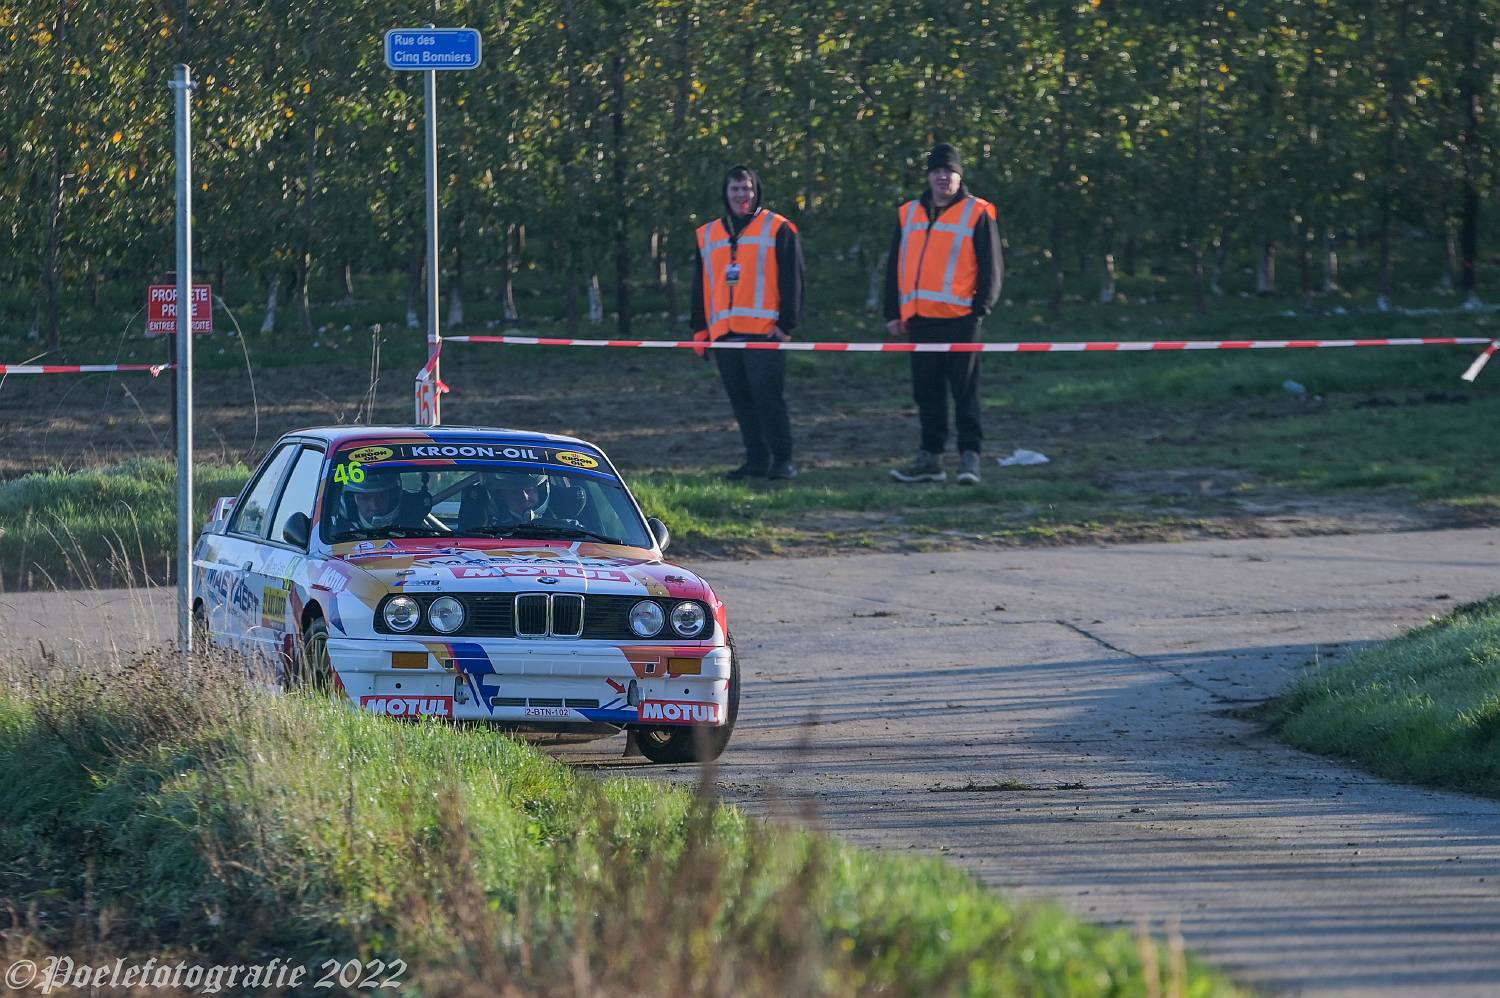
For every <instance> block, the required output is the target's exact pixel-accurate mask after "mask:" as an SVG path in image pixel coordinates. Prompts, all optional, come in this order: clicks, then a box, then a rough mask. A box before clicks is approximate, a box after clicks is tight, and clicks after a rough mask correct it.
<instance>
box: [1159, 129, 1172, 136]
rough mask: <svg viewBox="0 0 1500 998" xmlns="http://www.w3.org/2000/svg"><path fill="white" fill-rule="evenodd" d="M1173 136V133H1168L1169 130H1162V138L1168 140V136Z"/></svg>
mask: <svg viewBox="0 0 1500 998" xmlns="http://www.w3.org/2000/svg"><path fill="white" fill-rule="evenodd" d="M1171 134H1172V133H1171V132H1170V131H1168V130H1167V129H1165V128H1163V129H1162V130H1161V137H1162V138H1166V137H1167V136H1168V135H1171Z"/></svg>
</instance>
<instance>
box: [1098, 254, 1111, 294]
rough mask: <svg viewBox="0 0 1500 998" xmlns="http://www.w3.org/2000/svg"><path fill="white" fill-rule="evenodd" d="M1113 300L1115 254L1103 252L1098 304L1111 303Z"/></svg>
mask: <svg viewBox="0 0 1500 998" xmlns="http://www.w3.org/2000/svg"><path fill="white" fill-rule="evenodd" d="M1114 300H1115V255H1114V254H1113V253H1106V254H1104V266H1103V267H1102V268H1101V271H1100V280H1099V304H1101V305H1111V304H1113V303H1114Z"/></svg>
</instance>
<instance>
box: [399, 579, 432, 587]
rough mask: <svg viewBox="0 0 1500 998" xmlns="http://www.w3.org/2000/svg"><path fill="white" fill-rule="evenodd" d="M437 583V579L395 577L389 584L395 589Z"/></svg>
mask: <svg viewBox="0 0 1500 998" xmlns="http://www.w3.org/2000/svg"><path fill="white" fill-rule="evenodd" d="M437 584H438V580H437V579H397V580H396V581H395V582H393V583H391V586H392V588H395V589H419V588H426V587H428V586H435V585H437Z"/></svg>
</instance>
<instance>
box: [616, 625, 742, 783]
mask: <svg viewBox="0 0 1500 998" xmlns="http://www.w3.org/2000/svg"><path fill="white" fill-rule="evenodd" d="M728 645H729V710H728V717H727V718H726V719H725V721H724V723H723V724H721V725H719V726H718V727H717V728H693V727H682V726H678V725H658V726H652V727H645V728H636V729H635V744H636V747H637V748H639V749H640V750H641V755H643V756H645V757H646V758H647V759H649V760H651V761H652V762H654V763H657V764H660V765H667V766H671V765H681V764H683V763H689V762H712V761H713V760H715V759H717V758H718V757H719V756H721V755H723V754H724V749H725V748H727V747H728V745H729V736H730V735H732V734H734V722H735V721H736V720H737V719H738V718H739V716H740V657H739V655H738V654H737V653H736V652H735V650H734V637H733V636H732V635H731V636H730V638H729V640H728Z"/></svg>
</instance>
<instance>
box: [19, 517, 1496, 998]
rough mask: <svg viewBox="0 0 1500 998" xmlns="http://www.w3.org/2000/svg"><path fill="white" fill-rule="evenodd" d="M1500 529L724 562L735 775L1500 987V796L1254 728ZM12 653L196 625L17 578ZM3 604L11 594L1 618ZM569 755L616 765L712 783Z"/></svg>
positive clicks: (1304, 972) (1352, 978) (963, 859)
mask: <svg viewBox="0 0 1500 998" xmlns="http://www.w3.org/2000/svg"><path fill="white" fill-rule="evenodd" d="M1497 555H1500V531H1497V530H1468V531H1446V532H1435V533H1407V534H1388V535H1359V536H1344V537H1319V538H1306V539H1304V538H1283V539H1275V540H1255V541H1207V542H1200V543H1190V544H1152V545H1137V546H1121V547H1110V548H1092V547H1090V548H1079V547H1075V548H1061V549H1045V550H1038V549H1025V550H1012V551H993V550H987V551H971V552H958V553H942V554H923V555H872V556H860V557H844V558H819V559H804V560H788V561H756V562H747V563H717V564H708V565H703V566H700V567H702V568H703V569H704V571H705V573H706V574H707V576H708V577H709V578H710V579H711V580H713V582H714V583H715V586H716V587H717V588H718V589H719V592H720V593H721V595H722V596H723V597H724V598H725V600H726V601H727V602H728V603H729V606H730V621H731V626H732V627H733V628H734V631H735V634H736V640H737V641H738V643H739V647H740V649H741V652H742V656H743V663H744V669H745V676H744V680H745V686H744V691H745V692H744V698H745V699H744V706H743V709H742V713H741V717H740V725H739V730H738V731H737V732H736V735H735V738H734V741H733V743H732V744H731V745H730V748H729V751H728V752H727V753H726V755H725V757H724V760H723V765H722V768H721V770H720V771H719V773H718V780H719V786H720V789H721V791H722V793H723V794H724V796H725V797H726V798H728V799H731V800H734V801H736V802H738V803H740V804H742V805H743V806H745V807H746V808H748V809H749V810H751V811H754V812H758V813H768V814H792V813H800V812H802V811H803V810H804V809H806V808H808V807H812V808H815V809H816V813H817V815H818V818H817V820H818V821H820V822H821V823H822V824H823V825H825V826H826V827H828V828H829V829H831V830H833V831H835V832H837V833H838V834H840V835H842V836H844V837H846V838H847V839H849V840H852V841H854V842H857V843H860V844H862V845H868V846H876V847H880V848H885V849H890V850H907V849H911V850H919V851H926V852H933V853H940V854H941V855H943V856H945V857H947V858H948V859H950V860H951V861H953V862H955V863H957V864H959V865H961V866H963V867H965V868H967V869H969V870H972V871H973V872H974V873H976V874H977V875H978V876H980V877H981V878H982V879H984V880H985V881H986V882H988V883H990V884H993V885H995V886H996V887H1000V888H1003V889H1005V890H1007V891H1010V892H1012V893H1016V894H1021V895H1026V896H1031V897H1046V898H1054V899H1057V900H1059V901H1061V902H1062V903H1063V904H1065V905H1067V906H1068V907H1069V908H1071V909H1073V910H1074V911H1076V912H1078V913H1079V914H1080V915H1082V916H1083V917H1085V918H1088V919H1091V920H1094V921H1098V922H1104V923H1116V924H1123V925H1126V926H1132V927H1133V926H1135V925H1137V924H1140V923H1145V924H1146V925H1148V926H1150V927H1151V928H1152V929H1153V931H1155V932H1156V933H1157V934H1158V935H1160V934H1161V933H1163V932H1164V931H1167V930H1168V929H1169V927H1171V926H1173V925H1180V926H1181V931H1182V933H1183V935H1184V936H1185V938H1186V941H1187V943H1188V945H1189V946H1190V947H1191V948H1192V949H1193V950H1195V951H1196V952H1197V953H1199V954H1201V955H1202V956H1204V957H1206V958H1207V959H1208V960H1209V961H1211V962H1212V963H1214V964H1216V965H1218V966H1220V967H1223V968H1224V969H1226V970H1228V971H1229V972H1230V973H1231V974H1233V975H1234V976H1235V977H1236V978H1237V979H1239V980H1241V981H1243V982H1245V983H1248V984H1252V985H1255V986H1259V987H1263V988H1267V989H1270V990H1274V991H1291V992H1305V993H1310V994H1375V993H1378V994H1388V995H1395V994H1412V995H1416V994H1422V995H1428V994H1452V995H1462V994H1474V995H1478V994H1497V993H1500V803H1496V802H1491V801H1487V800H1481V799H1478V798H1472V797H1467V796H1464V795H1460V794H1451V793H1439V792H1433V791H1427V790H1418V789H1411V788H1407V787H1401V786H1396V785H1392V784H1389V783H1386V782H1383V781H1381V780H1378V779H1375V778H1372V777H1369V776H1366V775H1364V774H1361V773H1359V772H1357V771H1355V770H1352V769H1348V768H1344V767H1342V766H1339V765H1338V764H1336V763H1333V762H1330V761H1327V760H1324V759H1320V758H1316V757H1312V756H1307V755H1303V754H1301V753H1298V752H1295V751H1292V750H1290V749H1288V748H1285V747H1283V746H1282V745H1280V744H1278V743H1277V742H1275V741H1274V740H1272V739H1270V738H1268V737H1266V736H1264V735H1263V734H1262V733H1261V732H1260V730H1259V728H1258V726H1257V725H1256V724H1255V723H1253V722H1250V721H1247V720H1244V719H1242V718H1241V717H1239V716H1238V715H1239V712H1240V711H1242V710H1243V709H1244V708H1246V707H1248V706H1251V705H1254V704H1256V703H1259V702H1260V701H1262V700H1263V699H1264V698H1266V697H1269V696H1272V695H1274V694H1275V693H1277V692H1278V691H1280V690H1281V689H1282V688H1283V687H1284V685H1285V684H1286V683H1287V682H1288V681H1289V680H1290V679H1291V678H1293V677H1295V676H1296V675H1298V674H1299V673H1300V672H1301V671H1302V670H1303V669H1304V667H1305V666H1306V664H1307V663H1309V662H1311V661H1317V660H1327V659H1332V658H1337V657H1340V656H1343V655H1345V654H1347V653H1348V651H1349V650H1350V649H1351V648H1354V647H1357V646H1358V645H1359V644H1361V643H1364V642H1370V641H1379V640H1382V639H1384V638H1388V637H1391V636H1393V635H1395V634H1396V633H1398V632H1399V631H1400V630H1402V629H1403V628H1406V627H1410V626H1411V625H1414V624H1418V623H1421V622H1422V621H1424V620H1426V619H1427V618H1428V617H1429V616H1430V615H1432V614H1440V613H1443V612H1446V611H1447V610H1448V609H1450V608H1452V607H1453V606H1455V605H1456V604H1457V603H1459V602H1462V601H1465V600H1470V599H1476V598H1480V597H1483V596H1488V595H1492V594H1495V593H1497V592H1500V571H1497V564H1496V562H1497ZM0 603H6V604H10V607H9V610H8V617H9V619H8V625H7V627H6V629H5V634H4V636H3V637H0V650H10V649H11V648H21V649H27V648H30V649H34V648H35V647H36V643H37V641H38V640H39V639H40V640H41V641H42V642H44V643H48V644H49V646H50V647H56V646H68V645H75V646H76V645H77V643H79V642H85V643H94V644H97V643H99V642H110V641H112V642H114V643H116V644H121V643H124V642H126V641H128V639H129V638H130V637H131V636H132V635H134V634H136V633H143V632H152V631H154V633H155V634H157V635H164V634H170V619H169V607H170V600H169V599H166V598H163V594H160V593H157V594H149V593H148V594H126V593H119V592H115V593H102V594H93V593H64V594H54V595H51V596H41V595H14V594H12V595H0ZM0 609H5V607H0ZM622 747H623V743H622V740H620V739H611V740H608V741H604V742H598V743H594V744H592V745H589V746H584V747H577V748H570V749H566V750H564V752H565V758H568V759H570V760H573V761H576V762H578V763H580V764H583V765H586V766H594V767H597V768H598V769H599V770H601V771H604V772H630V773H637V774H645V773H651V774H653V775H661V776H664V777H668V778H673V777H675V778H679V779H689V778H691V776H692V770H691V769H690V768H688V767H682V768H677V769H668V770H661V769H657V768H653V767H647V766H644V765H642V764H641V762H640V760H638V759H624V758H621V757H620V752H621V749H622Z"/></svg>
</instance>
